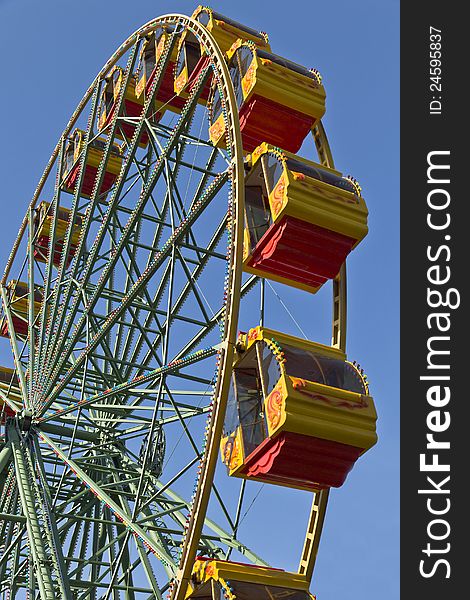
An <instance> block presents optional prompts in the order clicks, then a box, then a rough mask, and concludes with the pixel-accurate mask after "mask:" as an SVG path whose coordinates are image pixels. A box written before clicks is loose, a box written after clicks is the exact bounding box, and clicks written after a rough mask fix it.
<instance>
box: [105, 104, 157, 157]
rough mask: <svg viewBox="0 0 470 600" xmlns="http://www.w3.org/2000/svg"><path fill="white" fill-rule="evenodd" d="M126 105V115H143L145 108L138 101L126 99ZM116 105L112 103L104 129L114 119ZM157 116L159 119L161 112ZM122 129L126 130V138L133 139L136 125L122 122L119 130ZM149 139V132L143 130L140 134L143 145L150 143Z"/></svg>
mask: <svg viewBox="0 0 470 600" xmlns="http://www.w3.org/2000/svg"><path fill="white" fill-rule="evenodd" d="M124 105H125V106H124V108H125V112H126V116H128V117H139V116H140V115H141V113H142V108H143V107H142V105H141V104H137V103H136V102H132V101H131V100H124ZM115 106H116V104H115V103H114V104H113V105H112V107H111V110H110V111H109V113H108V115H107V116H106V121H105V122H104V126H103V129H104V127H107V126H108V125H109V124H110V123H111V121H112V120H113V117H114V109H115ZM155 118H156V120H157V121H159V120H160V118H161V115H160V113H157V115H155ZM121 129H122V131H123V132H124V135H125V136H126V138H127V139H128V140H131V139H132V138H133V137H134V131H135V125H131V124H130V123H123V122H120V123H119V127H118V129H117V131H118V132H120V130H121ZM148 141H149V136H148V133H147V132H146V131H143V132H142V134H141V136H140V140H139V144H140V145H142V146H146V145H147V144H148Z"/></svg>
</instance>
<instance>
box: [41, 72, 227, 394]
mask: <svg viewBox="0 0 470 600" xmlns="http://www.w3.org/2000/svg"><path fill="white" fill-rule="evenodd" d="M208 76H209V70H208V69H206V70H205V72H204V75H203V76H202V77H201V79H200V84H199V85H198V86H196V87H195V89H194V90H193V92H192V95H191V97H190V99H189V100H188V102H187V103H186V105H185V109H184V111H186V113H187V114H188V113H189V114H191V112H192V111H193V110H194V109H195V107H196V104H197V98H198V94H199V93H200V91H201V89H202V86H203V84H204V83H205V81H206V80H207V77H208ZM184 111H183V112H184ZM185 116H186V115H183V116H182V117H181V119H180V121H179V124H178V125H177V127H176V128H175V131H174V132H173V134H172V137H171V139H170V140H169V142H168V144H167V146H166V147H165V151H166V152H169V151H171V149H172V148H173V147H174V146H175V144H176V140H177V136H178V134H179V131H180V129H181V128H182V126H183V125H184V123H185ZM163 167H164V161H163V160H161V159H160V160H159V161H158V162H157V165H156V167H155V169H154V170H153V173H152V175H151V177H150V180H149V182H148V185H147V186H146V188H144V190H143V192H142V194H141V196H140V198H139V201H138V202H137V205H136V207H135V209H134V210H133V212H132V214H131V216H130V218H129V221H128V222H127V224H126V231H125V232H123V235H122V236H121V239H120V241H119V243H118V245H117V247H116V248H115V249H114V251H113V254H112V255H111V256H110V257H109V260H108V261H107V263H106V266H105V267H104V268H103V271H102V274H101V277H100V279H99V282H98V285H97V289H96V293H95V295H94V297H93V298H92V299H90V300H89V307H90V308H92V307H93V305H94V303H96V301H97V299H98V293H100V292H101V289H102V288H103V287H104V283H105V282H106V280H107V278H108V277H109V274H110V272H111V271H112V270H113V269H114V266H115V264H116V261H117V259H118V257H119V256H120V253H121V252H122V249H123V247H124V246H125V244H126V242H127V241H128V239H129V237H130V236H131V235H132V232H133V227H134V226H135V224H136V222H137V219H138V217H139V216H140V214H141V212H142V210H143V207H144V205H145V201H146V200H147V199H148V197H149V195H150V193H151V190H152V189H153V184H154V183H155V182H156V180H157V178H158V177H159V176H160V175H161V172H162V170H163ZM121 175H122V172H121ZM224 176H225V177H227V176H228V171H226V172H225V173H223V174H222V175H221V176H219V179H218V180H217V179H216V180H215V181H214V182H213V184H212V187H213V188H215V190H216V191H218V186H219V185H220V184H221V183H225V180H224ZM117 186H119V184H117ZM209 189H210V188H209ZM115 192H116V190H115V191H114V193H113V198H114V197H115ZM205 197H206V199H209V200H210V199H212V195H211V194H207V193H206V194H205ZM111 204H112V202H110V207H111ZM199 204H200V205H201V206H198V210H193V211H192V214H191V217H192V218H191V219H190V218H188V219H187V220H186V222H185V223H184V227H182V224H181V225H180V231H181V230H183V231H186V230H187V229H189V227H190V226H191V225H192V221H193V220H194V218H195V216H198V215H199V214H200V213H201V212H202V211H201V208H204V206H205V205H204V203H203V202H202V203H201V202H200V203H199ZM109 217H110V208H108V211H107V213H106V217H105V221H104V222H103V226H102V230H103V231H104V230H105V225H107V222H108V221H109ZM178 234H179V235H178V236H175V235H173V238H175V239H173V240H171V238H170V239H169V240H168V242H167V244H166V246H167V247H168V243H169V242H170V240H171V241H172V242H173V243H174V242H176V241H178V238H179V237H181V234H180V232H178ZM103 235H104V234H103ZM99 247H100V243H98V244H96V246H95V247H94V249H93V250H92V251H91V252H90V256H89V264H90V265H93V264H94V261H95V260H96V254H97V251H98V248H99ZM160 254H162V253H160ZM152 263H153V268H154V269H155V268H156V267H158V266H159V264H158V262H157V261H156V260H155V259H154V260H153V261H152ZM89 270H90V268H89V269H88V271H89ZM148 271H150V272H151V270H150V269H148ZM147 277H148V274H147ZM86 280H87V274H86V273H85V275H84V277H83V278H82V283H81V284H80V286H79V289H78V290H77V293H76V295H75V301H74V302H72V304H71V307H70V312H69V315H68V317H67V318H66V319H65V326H64V328H63V330H62V331H63V335H64V336H68V335H69V330H70V327H71V325H72V322H73V321H72V320H73V317H74V315H75V313H76V311H77V308H78V305H79V304H78V301H77V300H79V299H80V294H79V292H80V291H81V289H83V287H84V281H86ZM134 287H135V286H134ZM138 287H139V289H140V288H142V287H143V286H142V285H139V286H138ZM83 321H84V319H83V317H82V318H81V319H79V321H78V323H77V325H76V327H75V334H72V335H71V336H70V339H69V343H68V345H67V346H66V348H65V349H64V350H63V351H62V355H61V356H62V358H58V357H57V356H52V357H51V363H52V364H56V363H57V364H56V366H55V367H54V371H53V373H52V377H55V374H57V373H59V372H60V370H61V368H62V366H63V361H64V357H67V356H68V354H69V353H70V349H71V348H72V347H73V345H74V344H75V343H76V341H77V333H79V332H80V328H81V327H82V326H83ZM50 393H51V388H50V386H49V387H48V388H47V389H46V391H45V393H44V395H43V398H44V397H47V396H48V395H49V394H50Z"/></svg>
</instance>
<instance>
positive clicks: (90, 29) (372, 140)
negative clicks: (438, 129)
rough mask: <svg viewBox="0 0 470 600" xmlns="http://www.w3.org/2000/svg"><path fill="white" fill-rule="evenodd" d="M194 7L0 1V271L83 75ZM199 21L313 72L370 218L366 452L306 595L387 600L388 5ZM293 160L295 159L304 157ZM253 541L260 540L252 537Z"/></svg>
mask: <svg viewBox="0 0 470 600" xmlns="http://www.w3.org/2000/svg"><path fill="white" fill-rule="evenodd" d="M195 6H196V3H195V2H188V1H183V0H180V1H174V2H169V1H161V2H149V1H140V2H134V3H129V2H122V1H121V0H115V1H114V2H108V1H101V2H91V1H89V0H82V1H81V2H80V3H77V2H69V1H68V0H64V1H61V2H59V1H52V0H44V1H43V2H41V3H36V2H26V1H22V0H15V1H13V0H6V1H2V0H0V48H1V57H2V62H3V73H4V76H3V85H2V89H3V94H2V95H1V98H0V114H1V115H2V139H3V143H2V146H1V150H0V152H1V154H2V156H1V161H0V164H1V181H2V194H1V199H0V206H1V217H2V225H3V228H2V236H1V238H0V264H1V265H2V270H3V265H4V264H5V261H6V258H7V256H8V252H9V250H10V247H11V245H12V243H13V240H14V238H15V236H16V232H17V230H18V227H19V225H20V221H21V219H22V217H23V215H24V211H25V209H26V206H27V204H28V202H29V200H30V198H31V196H32V194H33V192H34V189H35V187H36V184H37V181H38V179H39V177H40V175H41V173H42V170H43V168H44V166H45V164H46V162H47V160H48V158H49V156H50V154H51V152H52V150H53V148H54V146H55V143H56V141H57V139H58V137H59V135H60V133H61V132H62V129H63V128H64V126H65V124H66V122H67V121H68V118H69V116H70V114H71V113H72V112H73V110H74V108H75V106H76V104H77V103H78V101H79V100H80V99H81V97H82V94H83V92H84V91H85V89H86V88H87V87H88V85H89V83H90V82H91V81H92V79H93V78H94V76H95V74H96V72H97V71H98V70H99V69H100V68H101V66H102V65H103V63H104V62H105V61H106V60H107V58H108V56H109V55H110V54H111V53H112V52H113V51H114V50H115V48H116V47H117V46H118V45H120V43H121V42H122V41H123V40H124V39H125V38H126V37H127V36H128V35H129V34H130V33H132V32H133V31H134V30H135V29H137V28H138V27H140V26H141V25H142V24H143V23H145V22H146V21H148V20H150V19H151V18H154V17H156V16H158V15H161V14H165V13H170V12H178V13H184V14H191V13H192V11H193V9H194V8H195ZM212 7H213V8H214V9H216V10H218V11H219V12H221V13H222V14H226V15H227V16H230V17H231V18H233V19H236V20H239V21H242V22H243V23H246V24H247V25H249V26H251V27H254V28H256V29H261V30H264V31H267V32H268V33H269V36H270V41H271V45H272V48H273V50H274V51H275V52H276V53H277V54H280V55H284V56H286V57H287V58H290V59H292V60H294V61H296V62H299V63H301V64H304V65H306V66H307V67H316V68H318V69H319V70H320V72H321V73H322V75H323V80H324V85H325V89H326V92H327V112H326V115H325V117H324V120H323V121H324V124H325V127H326V130H327V132H328V136H329V139H330V144H331V147H332V150H333V155H334V158H335V162H336V165H337V167H338V168H339V169H340V170H342V171H343V172H345V173H346V174H348V173H351V174H353V175H354V176H355V177H356V178H357V179H358V180H359V181H360V183H361V185H362V188H363V195H364V198H365V200H366V202H367V204H368V207H369V211H370V217H369V227H370V233H369V235H368V237H367V238H366V240H365V241H364V242H363V243H362V244H361V245H360V246H359V247H358V248H357V249H356V250H355V251H354V252H353V255H352V257H351V259H350V261H349V263H348V275H349V279H348V292H349V319H348V355H349V357H350V358H351V359H355V360H358V361H359V362H360V363H361V365H363V366H364V368H365V371H366V373H367V374H368V376H369V379H370V382H371V391H372V395H373V396H374V398H375V401H376V406H377V410H378V413H379V423H378V433H379V443H378V445H377V446H376V447H375V448H374V449H373V450H372V451H370V452H369V453H368V454H367V455H366V456H365V457H364V458H363V459H362V460H360V461H359V463H358V465H357V466H356V468H355V470H354V471H353V472H352V473H351V475H350V477H349V479H348V481H347V483H346V484H345V485H344V486H343V488H341V489H339V490H333V492H332V494H331V496H330V497H331V500H330V504H329V508H328V514H327V519H326V524H325V528H324V533H323V538H322V542H321V545H320V551H319V558H318V561H317V567H316V571H315V579H314V582H313V584H312V591H313V592H314V593H316V594H317V596H318V598H319V600H333V599H335V600H336V599H339V598H346V597H349V596H351V595H356V594H360V595H361V600H372V599H374V600H375V599H377V598H380V599H381V600H389V599H392V598H396V597H398V541H399V540H398V522H399V509H398V496H399V482H398V461H399V449H398V442H399V433H398V421H399V405H398V398H399V396H398V389H399V370H398V369H399V364H398V343H399V339H398V319H399V308H398V306H399V302H398V297H399V281H398V263H399V231H398V222H399V204H398V202H399V200H398V198H399V195H398V181H399V155H398V143H399V133H398V131H399V123H398V118H399V109H398V99H399V81H398V65H399V50H398V42H399V29H398V17H399V12H398V7H399V2H398V0H383V1H382V2H376V1H373V0H357V1H356V2H350V1H347V0H331V1H330V2H327V3H315V4H314V3H312V2H309V1H306V0H292V1H291V2H289V3H285V2H283V3H281V2H278V1H271V2H254V1H247V0H239V1H238V2H236V3H234V2H222V1H218V2H217V1H214V2H213V3H212ZM303 150H304V152H303V153H304V155H305V156H308V152H309V146H308V144H307V145H306V147H305V149H303ZM283 297H284V298H285V300H286V303H287V304H288V305H289V306H290V307H291V308H292V310H293V312H294V313H295V314H296V318H297V317H298V320H299V323H300V325H301V326H302V329H304V330H305V331H306V332H307V334H308V335H309V337H311V338H312V339H319V338H321V337H322V336H323V337H324V336H325V335H328V329H329V312H328V310H329V309H328V310H327V311H326V313H325V312H324V308H325V306H327V304H326V299H325V298H326V297H324V296H321V295H320V297H319V298H318V300H317V298H307V297H306V296H305V295H303V294H298V293H296V292H294V291H292V290H286V291H285V296H283ZM328 300H329V298H328ZM275 310H276V309H274V308H273V312H275ZM276 314H277V313H276ZM279 318H280V319H281V318H282V317H280V316H279ZM284 318H285V317H284ZM284 325H285V327H284ZM289 326H290V325H289V324H288V323H287V321H286V323H285V324H284V323H283V322H280V323H279V324H278V328H280V329H282V328H283V327H284V328H288V327H289ZM319 341H324V340H322V339H320V340H319ZM8 352H9V348H8V344H7V342H6V340H0V362H4V361H6V360H7V359H6V358H4V357H6V356H7V354H8ZM269 498H274V496H272V495H271V494H269ZM274 501H275V500H273V502H274ZM289 503H290V495H289V494H288V493H283V494H282V501H279V504H278V506H277V508H276V510H275V511H273V512H274V513H275V514H277V515H278V518H279V519H280V520H283V521H285V522H287V524H288V523H289V520H290V519H291V517H292V507H291V506H290V504H289ZM273 526H275V524H273ZM292 530H293V532H294V535H293V538H296V539H287V540H284V541H283V542H282V543H279V544H278V545H276V546H275V547H274V548H272V550H271V555H272V556H270V557H269V559H270V560H272V561H273V562H274V563H275V564H276V566H279V567H283V566H284V567H285V568H290V565H291V562H292V548H293V547H294V546H298V545H299V544H300V543H301V540H299V539H297V538H298V535H297V533H298V531H297V529H296V528H295V527H294V526H293V529H292ZM252 535H253V536H255V537H256V536H263V535H264V532H263V531H261V530H259V528H257V527H256V524H254V526H253V528H252Z"/></svg>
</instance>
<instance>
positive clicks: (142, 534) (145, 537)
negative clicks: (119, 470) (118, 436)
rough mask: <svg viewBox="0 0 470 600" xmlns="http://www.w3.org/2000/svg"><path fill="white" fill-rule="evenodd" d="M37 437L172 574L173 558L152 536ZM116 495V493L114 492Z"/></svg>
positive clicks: (57, 450) (54, 447)
mask: <svg viewBox="0 0 470 600" xmlns="http://www.w3.org/2000/svg"><path fill="white" fill-rule="evenodd" d="M38 435H39V437H40V438H41V439H42V440H43V441H44V442H45V443H47V444H48V445H49V447H50V448H51V449H52V450H53V451H54V452H55V453H56V454H57V456H58V457H59V458H60V459H61V460H62V461H63V463H64V464H65V465H66V466H67V467H68V468H70V469H71V470H72V472H73V473H74V475H75V476H76V477H77V478H78V479H79V480H80V481H81V482H82V483H83V484H84V485H85V486H86V487H87V488H88V489H89V490H90V491H91V492H92V493H93V494H94V495H95V496H96V497H97V498H98V499H99V500H100V501H101V502H104V503H105V505H106V506H107V507H108V508H109V509H110V510H111V511H112V512H113V514H114V515H115V517H116V518H117V519H119V521H121V523H123V524H124V526H125V527H127V529H128V531H130V532H131V533H132V535H135V536H137V538H139V539H141V540H142V541H143V543H144V544H145V545H146V547H147V548H148V549H149V550H150V551H152V552H153V553H154V554H155V555H156V556H157V557H158V558H159V559H160V560H161V561H162V563H163V564H164V565H165V567H166V568H167V569H168V570H169V572H172V573H174V570H175V568H176V565H175V563H174V560H173V558H172V557H171V555H169V554H168V553H167V552H166V551H165V550H164V548H162V547H161V546H160V545H159V544H157V541H156V539H155V536H152V535H151V533H149V534H147V532H146V531H145V530H144V529H143V528H142V527H140V526H139V525H138V524H136V523H135V522H134V520H133V519H132V517H131V515H130V513H128V512H127V511H125V510H124V509H123V508H122V507H121V506H120V505H119V504H118V503H117V502H116V501H115V500H113V499H112V497H111V496H110V495H109V494H108V493H107V492H106V491H105V490H104V489H103V487H102V485H100V484H98V483H96V482H95V481H94V480H93V479H92V478H91V477H90V476H89V475H88V474H87V473H86V472H85V471H84V470H83V468H82V467H80V466H79V464H78V461H77V460H74V459H71V458H67V456H66V454H65V453H64V452H63V450H62V449H61V448H60V447H59V446H58V445H57V444H56V443H54V442H53V441H52V439H51V438H50V437H49V436H48V435H47V434H45V433H44V432H39V433H38ZM114 493H116V492H114Z"/></svg>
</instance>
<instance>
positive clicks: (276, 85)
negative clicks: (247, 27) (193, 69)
mask: <svg viewBox="0 0 470 600" xmlns="http://www.w3.org/2000/svg"><path fill="white" fill-rule="evenodd" d="M227 58H228V62H229V69H230V76H231V79H232V83H233V86H234V89H235V96H236V99H237V104H238V112H239V118H240V130H241V134H242V144H243V149H244V150H245V152H252V151H253V150H254V149H255V148H256V147H257V146H258V145H259V144H261V143H262V142H268V143H269V144H272V145H274V146H279V147H280V148H284V149H285V150H288V151H289V152H294V153H295V152H298V150H299V149H300V147H301V145H302V143H303V141H304V139H305V137H306V136H307V135H308V133H309V132H310V130H311V129H312V128H313V127H314V126H315V124H316V123H317V122H318V121H319V120H320V119H321V118H322V116H323V115H324V113H325V98H326V95H325V89H324V87H323V85H322V82H321V81H322V80H321V77H320V75H319V73H318V71H316V70H315V69H312V70H308V69H306V68H305V67H303V66H301V65H298V64H296V63H294V62H292V61H290V60H287V59H285V58H283V57H281V56H277V55H275V54H271V53H270V52H269V51H268V50H267V49H265V48H259V47H257V46H256V45H255V44H253V42H251V41H248V42H243V41H242V40H241V39H239V40H237V41H236V42H235V43H234V44H233V46H232V47H231V48H230V50H229V51H228V52H227ZM210 123H211V125H210V128H209V137H210V139H211V141H212V143H213V144H215V145H217V146H220V145H223V144H224V143H225V119H224V114H223V107H222V104H221V102H220V94H219V91H218V89H217V87H216V86H214V87H213V92H212V96H211V101H210Z"/></svg>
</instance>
